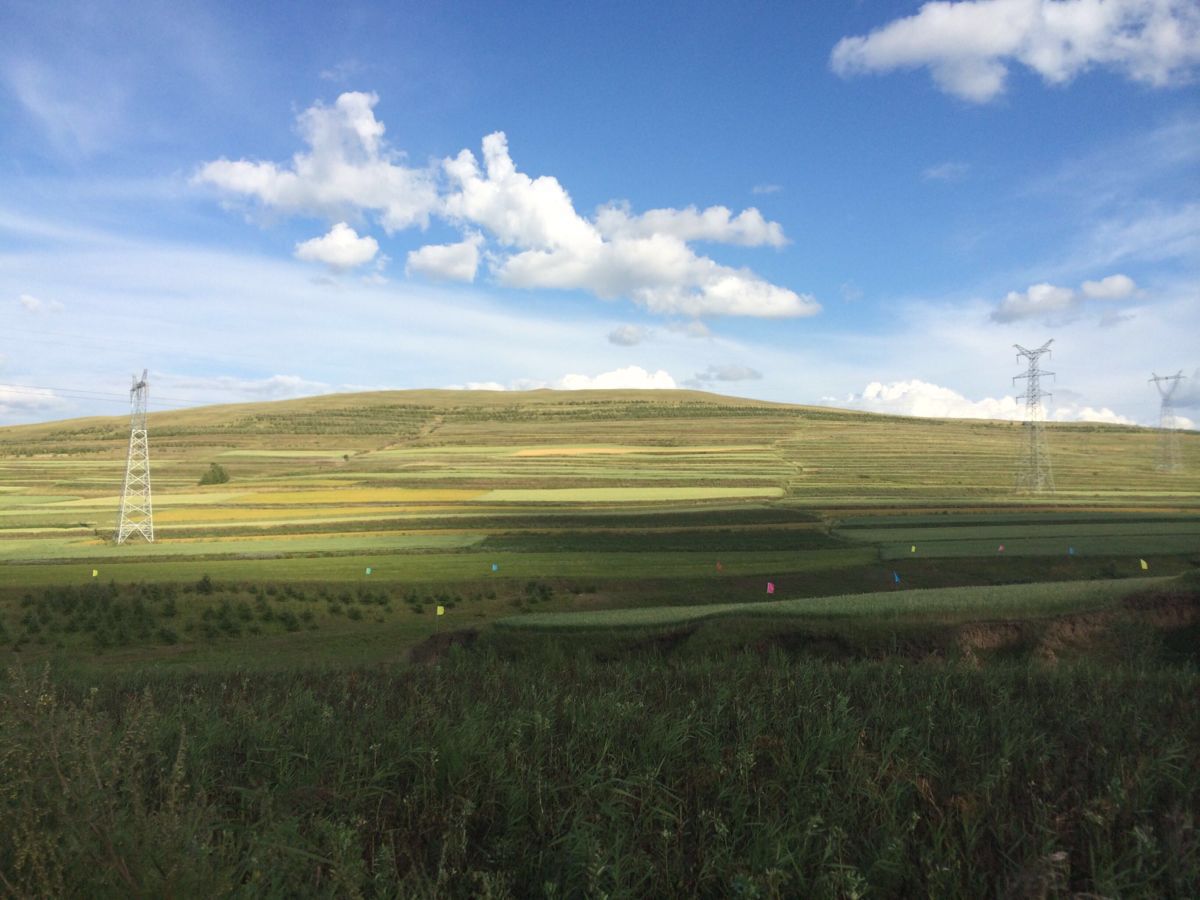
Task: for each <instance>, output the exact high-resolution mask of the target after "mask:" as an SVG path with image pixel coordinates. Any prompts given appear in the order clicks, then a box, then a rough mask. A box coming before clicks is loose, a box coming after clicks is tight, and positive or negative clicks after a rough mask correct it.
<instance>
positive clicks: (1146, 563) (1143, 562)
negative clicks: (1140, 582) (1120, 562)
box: [1138, 559, 1150, 572]
mask: <svg viewBox="0 0 1200 900" xmlns="http://www.w3.org/2000/svg"><path fill="white" fill-rule="evenodd" d="M1138 562H1140V563H1141V564H1142V571H1143V572H1145V571H1146V570H1147V569H1149V568H1150V563H1148V562H1146V561H1145V560H1144V559H1139V560H1138Z"/></svg>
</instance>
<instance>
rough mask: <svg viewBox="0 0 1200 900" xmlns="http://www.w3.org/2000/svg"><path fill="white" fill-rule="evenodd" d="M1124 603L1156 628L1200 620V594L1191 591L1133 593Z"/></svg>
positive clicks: (1179, 626)
mask: <svg viewBox="0 0 1200 900" xmlns="http://www.w3.org/2000/svg"><path fill="white" fill-rule="evenodd" d="M1122 605H1123V606H1124V607H1125V608H1126V609H1129V610H1134V611H1135V612H1137V613H1138V617H1139V618H1144V619H1145V620H1146V621H1148V622H1149V623H1150V624H1151V625H1153V626H1154V627H1155V628H1186V627H1187V626H1188V625H1193V624H1195V623H1196V622H1198V621H1200V594H1196V593H1193V592H1190V591H1186V592H1184V591H1179V592H1176V591H1169V592H1163V591H1151V592H1147V593H1144V594H1133V595H1131V596H1129V597H1126V598H1125V600H1124V602H1123V604H1122Z"/></svg>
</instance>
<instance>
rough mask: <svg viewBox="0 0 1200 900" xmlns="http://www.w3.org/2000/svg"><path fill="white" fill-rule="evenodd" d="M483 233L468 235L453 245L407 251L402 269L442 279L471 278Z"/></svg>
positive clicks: (436, 245) (462, 279)
mask: <svg viewBox="0 0 1200 900" xmlns="http://www.w3.org/2000/svg"><path fill="white" fill-rule="evenodd" d="M482 244H483V235H481V234H478V233H474V234H468V235H467V236H466V238H464V239H463V240H462V241H459V242H458V243H456V244H428V245H427V246H424V247H422V248H420V249H419V250H413V251H412V252H411V253H409V254H408V262H407V263H406V265H405V266H404V272H405V274H407V275H411V274H413V273H414V272H415V273H417V274H418V275H424V276H425V277H427V278H436V279H440V280H446V281H474V280H475V272H476V270H477V269H478V268H479V248H480V246H482Z"/></svg>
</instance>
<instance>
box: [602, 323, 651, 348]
mask: <svg viewBox="0 0 1200 900" xmlns="http://www.w3.org/2000/svg"><path fill="white" fill-rule="evenodd" d="M648 336H649V332H648V331H647V330H646V329H645V328H642V327H641V326H640V325H618V326H617V327H616V328H614V329H613V330H612V331H610V332H609V333H608V342H609V343H610V344H616V345H617V346H618V347H634V346H636V345H638V344H640V343H641V342H642V341H644V340H645V339H646V338H647V337H648Z"/></svg>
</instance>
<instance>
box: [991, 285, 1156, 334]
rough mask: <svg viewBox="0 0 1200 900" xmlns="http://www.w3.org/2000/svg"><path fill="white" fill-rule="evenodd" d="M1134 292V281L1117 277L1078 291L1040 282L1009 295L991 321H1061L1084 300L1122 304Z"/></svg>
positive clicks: (1083, 287)
mask: <svg viewBox="0 0 1200 900" xmlns="http://www.w3.org/2000/svg"><path fill="white" fill-rule="evenodd" d="M1136 292H1137V285H1136V284H1134V281H1133V279H1132V278H1130V277H1129V276H1127V275H1120V274H1118V275H1109V276H1108V277H1107V278H1102V279H1100V280H1099V281H1085V282H1084V283H1083V284H1082V285H1081V286H1080V288H1079V290H1074V289H1073V288H1067V287H1057V286H1055V285H1053V284H1047V283H1045V282H1043V283H1042V284H1035V285H1032V286H1031V287H1029V288H1028V289H1026V290H1024V291H1009V292H1008V294H1007V295H1006V296H1005V297H1004V299H1003V300H1002V301H1001V302H1000V305H999V306H997V307H996V309H994V310H993V311H992V315H991V318H992V321H993V322H1016V321H1018V320H1020V319H1046V318H1051V319H1052V318H1059V319H1062V318H1066V317H1069V316H1070V315H1072V314H1074V313H1076V312H1077V311H1078V310H1079V309H1080V307H1081V305H1082V304H1083V302H1084V301H1085V300H1124V299H1127V298H1128V297H1131V296H1133V295H1134V294H1135V293H1136ZM1114 324H1115V323H1114Z"/></svg>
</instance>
